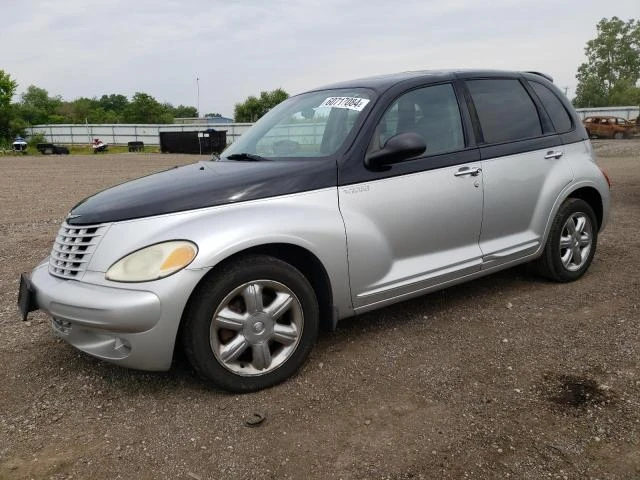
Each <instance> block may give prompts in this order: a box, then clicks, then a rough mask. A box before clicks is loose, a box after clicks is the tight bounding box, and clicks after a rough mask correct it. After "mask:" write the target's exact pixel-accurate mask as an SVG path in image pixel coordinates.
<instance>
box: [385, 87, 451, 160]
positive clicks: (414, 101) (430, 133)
mask: <svg viewBox="0 0 640 480" xmlns="http://www.w3.org/2000/svg"><path fill="white" fill-rule="evenodd" d="M404 132H415V133H418V134H419V135H421V136H422V137H423V138H424V140H425V143H426V144H427V150H426V152H425V155H434V154H438V153H445V152H451V151H454V150H459V149H461V148H464V135H463V131H462V121H461V119H460V110H459V108H458V102H457V100H456V94H455V92H454V90H453V86H452V85H451V84H443V85H433V86H430V87H425V88H420V89H418V90H412V91H410V92H408V93H405V94H404V95H402V96H401V97H400V98H398V99H397V100H396V101H395V102H394V103H393V104H392V105H391V107H390V108H389V109H388V110H387V111H386V113H385V114H384V116H383V117H382V119H380V123H379V124H378V127H377V129H376V138H377V148H382V147H383V146H384V144H385V142H386V141H387V140H388V139H389V138H391V137H392V136H394V135H397V134H399V133H404Z"/></svg>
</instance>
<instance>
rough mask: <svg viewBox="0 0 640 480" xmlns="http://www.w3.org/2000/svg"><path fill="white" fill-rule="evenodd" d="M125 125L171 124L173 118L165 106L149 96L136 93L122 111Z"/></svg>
mask: <svg viewBox="0 0 640 480" xmlns="http://www.w3.org/2000/svg"><path fill="white" fill-rule="evenodd" d="M124 121H125V122H126V123H172V122H173V116H172V115H171V112H169V111H168V109H167V107H166V106H165V105H162V104H161V103H159V102H158V101H157V100H156V99H155V98H153V97H152V96H151V95H148V94H146V93H142V92H136V93H135V95H134V96H133V98H132V99H131V102H130V103H129V105H127V108H126V109H125V111H124Z"/></svg>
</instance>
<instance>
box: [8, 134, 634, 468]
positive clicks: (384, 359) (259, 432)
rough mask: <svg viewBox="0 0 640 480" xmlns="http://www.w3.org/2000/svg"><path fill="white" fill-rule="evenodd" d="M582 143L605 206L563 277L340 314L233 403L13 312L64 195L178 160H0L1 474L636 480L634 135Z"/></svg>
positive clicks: (504, 278)
mask: <svg viewBox="0 0 640 480" xmlns="http://www.w3.org/2000/svg"><path fill="white" fill-rule="evenodd" d="M593 143H594V146H595V147H596V151H597V152H598V155H599V163H600V164H601V165H602V166H604V167H605V168H606V169H607V170H608V172H609V174H610V176H611V178H612V181H613V184H614V186H613V210H612V218H611V222H610V224H609V226H608V228H607V229H606V230H605V231H604V232H603V234H602V235H601V237H600V244H599V246H598V252H597V254H596V257H595V260H594V262H593V264H592V267H591V269H590V271H589V272H588V274H587V275H586V276H585V277H583V278H582V279H581V280H580V281H578V282H575V283H572V284H567V285H558V284H554V283H550V282H546V281H544V280H541V279H538V278H535V277H533V276H531V275H529V274H528V273H527V270H526V268H524V267H520V268H515V269H511V270H508V271H505V272H502V273H499V274H495V275H492V276H490V277H487V278H484V279H480V280H477V281H473V282H471V283H468V284H465V285H460V286H457V287H454V288H450V289H448V290H445V291H442V292H438V293H434V294H431V295H428V296H424V297H422V298H419V299H416V300H412V301H407V302H404V303H401V304H398V305H395V306H392V307H389V308H386V309H383V310H380V311H377V312H374V313H370V314H366V315H362V316H360V317H356V318H354V319H350V320H346V321H344V322H342V323H340V324H339V326H338V330H337V331H336V332H333V333H324V334H322V336H321V338H320V340H319V342H318V345H317V346H316V348H315V350H314V351H313V353H312V355H311V358H310V360H309V362H308V363H307V364H306V366H305V367H304V368H303V369H302V371H301V372H300V373H299V374H298V375H297V376H296V377H295V378H293V379H291V380H290V381H288V382H286V383H284V384H282V385H280V386H278V387H275V388H272V389H270V390H267V391H262V392H258V393H254V394H248V395H242V396H235V395H230V394H227V393H223V392H219V391H215V390H211V389H210V388H208V387H207V386H205V385H203V384H202V383H201V382H200V381H199V380H198V379H197V378H196V377H195V376H194V375H193V374H192V373H191V371H190V370H189V368H188V366H186V365H185V363H184V361H181V360H178V361H177V362H176V365H175V366H174V368H173V369H172V370H171V371H169V372H166V373H146V372H138V371H132V370H126V369H122V368H119V367H115V366H112V365H109V364H106V363H103V362H100V361H98V360H95V359H93V358H91V357H89V356H87V355H84V354H82V353H79V352H77V351H76V350H74V349H73V348H71V347H70V346H68V345H66V344H65V343H64V342H62V341H60V340H57V339H55V338H54V336H53V335H52V333H51V327H50V326H49V322H48V320H47V318H46V317H45V316H44V315H43V314H42V313H40V312H37V313H35V314H32V315H31V316H30V319H29V321H28V322H21V321H20V318H19V315H18V312H17V309H16V306H15V302H16V292H17V289H18V277H19V273H20V272H23V271H29V270H31V268H33V266H34V265H35V264H36V263H37V262H38V261H40V260H41V259H42V258H43V257H45V256H46V255H47V254H48V252H49V250H50V248H51V243H52V240H53V238H54V236H55V233H56V231H57V229H58V227H59V224H60V223H61V221H62V220H63V218H64V216H65V214H66V213H67V211H68V210H69V209H70V208H71V207H72V206H73V205H74V204H75V203H76V202H77V201H78V200H80V199H81V198H83V197H84V196H86V195H88V194H90V193H92V192H94V191H96V190H98V189H100V188H104V187H106V186H109V185H113V184H115V183H118V182H121V181H123V180H125V179H128V178H133V177H137V176H140V175H143V174H146V173H150V172H153V171H157V170H161V169H164V168H167V167H170V166H173V165H179V164H185V163H191V162H193V161H194V160H195V159H196V158H197V157H193V156H181V155H145V154H124V155H100V156H94V155H92V156H69V157H54V156H48V157H31V156H30V157H3V158H0V171H1V172H2V178H0V204H1V205H2V210H1V212H0V233H1V237H0V242H1V243H0V245H1V251H2V262H0V339H1V342H0V360H1V363H0V364H1V366H2V369H1V370H0V388H1V390H0V393H1V395H0V479H28V478H37V479H39V478H51V479H66V478H76V479H85V478H92V479H93V480H98V479H114V478H123V479H129V478H136V479H147V478H148V479H151V478H171V479H173V478H177V479H187V480H188V479H218V478H234V479H235V478H243V479H244V478H246V479H276V478H277V479H282V478H301V479H310V478H318V479H345V480H347V479H421V478H424V479H427V478H442V479H444V478H527V479H531V478H536V479H537V478H561V479H566V478H569V479H573V478H580V479H582V478H599V479H605V478H621V479H628V478H635V479H638V478H640V434H639V430H640V408H639V407H640V402H639V400H638V394H639V393H640V369H639V359H638V358H639V357H638V355H639V354H640V348H639V340H640V338H639V337H640V334H639V331H640V328H639V327H640V309H639V304H640V300H639V298H638V293H639V292H640V288H639V287H640V273H639V267H640V140H629V141H604V140H602V141H597V140H596V141H594V142H593ZM256 413H258V414H261V415H264V416H265V417H266V420H265V421H264V422H262V423H261V424H259V425H258V426H256V427H254V428H249V427H248V426H247V425H246V421H247V419H250V418H252V416H253V415H254V414H256Z"/></svg>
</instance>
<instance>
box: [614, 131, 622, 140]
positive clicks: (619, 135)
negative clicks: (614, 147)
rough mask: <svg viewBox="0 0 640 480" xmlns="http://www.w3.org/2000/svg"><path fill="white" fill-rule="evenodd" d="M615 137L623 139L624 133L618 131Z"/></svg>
mask: <svg viewBox="0 0 640 480" xmlns="http://www.w3.org/2000/svg"><path fill="white" fill-rule="evenodd" d="M613 138H615V139H616V140H622V139H623V138H624V133H622V132H616V133H614V134H613Z"/></svg>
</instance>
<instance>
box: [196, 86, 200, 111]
mask: <svg viewBox="0 0 640 480" xmlns="http://www.w3.org/2000/svg"><path fill="white" fill-rule="evenodd" d="M196 88H197V91H198V97H197V102H198V103H197V107H196V108H197V110H198V118H200V77H196Z"/></svg>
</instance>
